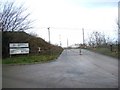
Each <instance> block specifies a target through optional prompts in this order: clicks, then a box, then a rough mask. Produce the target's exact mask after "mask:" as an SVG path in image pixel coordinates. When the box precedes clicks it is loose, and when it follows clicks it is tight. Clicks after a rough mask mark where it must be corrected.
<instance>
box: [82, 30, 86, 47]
mask: <svg viewBox="0 0 120 90" xmlns="http://www.w3.org/2000/svg"><path fill="white" fill-rule="evenodd" d="M82 31H83V45H84V44H85V39H84V28H82Z"/></svg>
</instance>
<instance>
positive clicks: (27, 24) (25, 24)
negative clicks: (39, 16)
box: [0, 2, 32, 31]
mask: <svg viewBox="0 0 120 90" xmlns="http://www.w3.org/2000/svg"><path fill="white" fill-rule="evenodd" d="M26 10H27V9H24V8H23V5H21V6H18V7H17V6H15V3H14V2H5V3H2V4H1V5H0V23H1V30H2V31H24V30H28V29H30V28H32V26H31V24H32V21H31V20H29V16H30V13H28V14H26V12H25V11H26Z"/></svg>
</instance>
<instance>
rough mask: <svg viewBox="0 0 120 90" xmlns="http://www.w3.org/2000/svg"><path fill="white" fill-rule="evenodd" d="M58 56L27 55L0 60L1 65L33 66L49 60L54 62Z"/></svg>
mask: <svg viewBox="0 0 120 90" xmlns="http://www.w3.org/2000/svg"><path fill="white" fill-rule="evenodd" d="M59 55H60V53H59V54H52V55H29V56H28V55H27V56H14V57H11V58H5V59H3V60H2V64H34V63H43V62H48V61H51V60H55V59H57V58H58V57H59Z"/></svg>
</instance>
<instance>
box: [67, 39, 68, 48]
mask: <svg viewBox="0 0 120 90" xmlns="http://www.w3.org/2000/svg"><path fill="white" fill-rule="evenodd" d="M67 48H68V38H67Z"/></svg>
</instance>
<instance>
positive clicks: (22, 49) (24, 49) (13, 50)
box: [9, 43, 29, 55]
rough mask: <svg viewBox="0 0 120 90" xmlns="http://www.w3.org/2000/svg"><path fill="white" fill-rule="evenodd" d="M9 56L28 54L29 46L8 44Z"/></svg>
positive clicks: (26, 44)
mask: <svg viewBox="0 0 120 90" xmlns="http://www.w3.org/2000/svg"><path fill="white" fill-rule="evenodd" d="M9 47H10V55H12V54H28V53H29V44H28V43H10V44H9Z"/></svg>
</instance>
